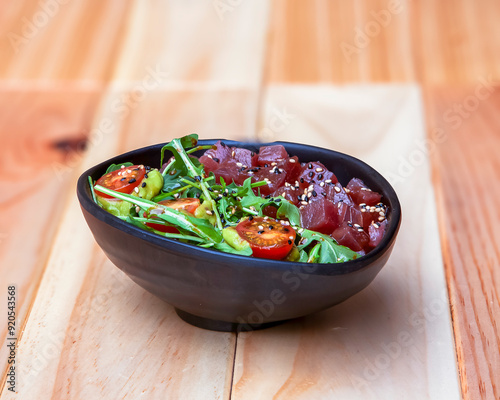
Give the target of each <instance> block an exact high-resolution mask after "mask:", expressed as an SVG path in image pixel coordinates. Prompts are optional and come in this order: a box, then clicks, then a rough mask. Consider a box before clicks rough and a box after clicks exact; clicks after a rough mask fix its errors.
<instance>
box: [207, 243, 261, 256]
mask: <svg viewBox="0 0 500 400" xmlns="http://www.w3.org/2000/svg"><path fill="white" fill-rule="evenodd" d="M213 247H214V249H217V250H220V251H223V252H225V253H231V254H239V255H240V256H251V255H252V249H251V248H250V247H246V248H244V249H243V250H236V249H235V248H233V247H231V246H230V245H228V244H227V243H225V242H221V243H215V245H214V246H213Z"/></svg>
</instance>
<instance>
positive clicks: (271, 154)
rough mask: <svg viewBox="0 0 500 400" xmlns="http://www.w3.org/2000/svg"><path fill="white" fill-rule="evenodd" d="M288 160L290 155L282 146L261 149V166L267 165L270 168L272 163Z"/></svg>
mask: <svg viewBox="0 0 500 400" xmlns="http://www.w3.org/2000/svg"><path fill="white" fill-rule="evenodd" d="M286 158H288V153H287V152H286V150H285V148H284V147H283V146H282V145H280V144H276V145H273V146H262V147H261V148H260V149H259V157H258V163H259V165H261V166H264V165H266V164H267V165H268V166H271V163H273V162H278V161H280V160H285V159H286Z"/></svg>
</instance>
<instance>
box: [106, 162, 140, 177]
mask: <svg viewBox="0 0 500 400" xmlns="http://www.w3.org/2000/svg"><path fill="white" fill-rule="evenodd" d="M122 165H124V166H125V167H131V166H132V165H134V164H132V163H131V162H126V163H121V164H111V165H110V166H109V167H108V169H107V170H106V172H105V174H107V173H108V172H113V171H116V170H117V169H120V168H121V167H122Z"/></svg>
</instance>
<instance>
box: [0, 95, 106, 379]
mask: <svg viewBox="0 0 500 400" xmlns="http://www.w3.org/2000/svg"><path fill="white" fill-rule="evenodd" d="M99 94H100V89H98V88H89V89H88V90H86V91H82V90H81V89H78V90H77V91H75V90H70V89H69V88H68V89H66V90H57V89H55V90H54V89H53V90H47V89H45V90H39V91H34V90H29V91H25V90H14V89H12V88H10V89H8V88H6V87H5V86H2V87H0V109H2V113H1V114H0V139H1V141H2V149H1V157H0V170H1V173H0V182H1V186H2V188H3V189H2V192H1V195H0V204H1V207H0V220H1V221H2V223H1V228H0V264H1V265H2V268H0V281H1V282H2V284H3V285H4V286H3V287H2V289H1V293H2V297H3V298H2V300H1V301H2V305H3V306H4V307H5V309H6V307H7V303H6V296H7V294H6V293H7V292H6V290H7V288H6V285H10V284H14V285H16V287H17V310H16V315H17V321H16V323H17V332H21V328H22V327H23V326H24V324H25V322H26V318H27V316H28V314H29V311H30V308H31V306H32V304H33V300H34V298H35V295H36V292H37V289H38V285H39V283H40V279H41V276H42V274H43V272H44V268H45V263H46V260H47V257H48V255H49V251H50V248H51V246H52V241H53V239H54V237H55V234H56V230H57V227H58V225H59V222H60V219H61V216H62V214H63V209H64V207H65V205H66V203H67V201H68V195H69V194H70V193H69V191H68V184H69V182H70V181H71V180H72V179H74V178H75V176H74V173H75V171H74V168H75V166H76V165H79V163H80V160H81V157H82V153H83V151H84V148H83V146H84V145H85V140H84V139H85V137H86V135H87V134H88V132H89V130H90V126H91V123H92V118H93V113H94V110H95V108H96V106H97V104H96V103H97V99H98V97H99ZM12 116H16V118H12ZM6 321H7V320H6V319H2V321H1V322H0V343H1V347H0V370H1V371H2V373H3V372H4V371H5V368H6V365H7V348H6V346H5V338H6V333H7V322H6Z"/></svg>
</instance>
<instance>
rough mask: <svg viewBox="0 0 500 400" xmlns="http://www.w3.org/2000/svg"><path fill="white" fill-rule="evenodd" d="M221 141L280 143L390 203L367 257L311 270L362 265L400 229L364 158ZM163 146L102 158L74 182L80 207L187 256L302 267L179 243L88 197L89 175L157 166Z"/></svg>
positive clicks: (395, 203)
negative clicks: (122, 166) (114, 167)
mask: <svg viewBox="0 0 500 400" xmlns="http://www.w3.org/2000/svg"><path fill="white" fill-rule="evenodd" d="M217 140H219V139H212V140H200V141H199V144H200V145H206V144H214V143H216V142H217ZM223 140H224V142H225V143H226V144H227V145H230V146H238V147H244V148H247V149H249V150H253V151H258V150H259V148H260V147H261V146H265V145H269V144H282V145H283V146H284V147H285V148H286V150H287V151H288V153H289V154H290V155H291V156H292V155H293V156H298V158H299V160H300V161H301V162H308V161H320V162H322V163H323V164H324V165H325V166H326V167H327V168H328V169H329V170H331V171H332V172H333V173H335V175H336V176H337V178H338V179H339V181H340V182H341V183H342V184H343V185H347V183H348V181H349V180H350V179H351V178H353V177H357V178H360V179H362V180H363V181H364V182H365V183H366V184H367V185H368V186H369V187H370V188H371V189H372V190H375V191H377V192H379V193H381V194H382V196H383V197H382V201H383V202H384V203H385V204H387V205H388V206H389V212H388V215H387V220H388V227H387V231H386V234H385V235H384V238H383V239H382V241H381V243H380V244H379V245H378V246H377V247H376V248H375V249H373V250H372V251H371V252H370V253H368V254H367V255H366V256H363V257H360V258H358V259H356V260H353V261H349V262H345V263H342V264H334V266H333V267H332V264H318V268H316V269H315V271H314V273H316V274H323V275H335V274H347V273H351V272H354V271H357V270H359V269H360V268H364V267H365V266H367V265H368V264H369V263H370V262H371V261H373V260H375V259H377V258H379V257H380V256H381V255H382V254H383V250H384V249H385V248H387V247H388V246H389V245H391V244H392V242H393V241H394V238H395V235H396V234H397V231H398V229H399V225H400V219H401V208H400V204H399V200H398V198H397V195H396V193H395V191H394V189H393V188H392V187H391V185H390V184H389V182H388V181H387V180H386V179H385V178H384V177H383V176H382V175H381V174H379V173H378V172H377V171H376V170H374V169H373V168H372V167H370V166H369V165H367V164H366V163H364V162H363V161H361V160H359V159H357V158H354V157H352V156H349V155H346V154H343V153H339V152H335V151H332V150H328V149H323V148H319V147H315V146H309V145H303V144H297V143H288V142H273V143H243V142H236V141H231V140H225V139H223ZM163 146H164V144H157V145H152V146H148V147H144V148H140V149H137V150H133V151H130V152H128V153H124V154H121V155H119V156H116V157H113V158H111V159H109V160H107V161H104V162H102V163H100V164H98V165H96V166H94V167H92V168H90V169H89V170H88V171H86V172H85V173H83V174H82V176H81V177H80V179H79V181H78V185H77V192H78V198H79V200H80V204H81V206H82V208H84V209H85V210H87V211H88V212H89V213H91V214H92V215H93V216H95V217H96V218H98V219H100V220H102V221H104V222H106V223H108V224H111V225H113V226H115V227H116V228H118V229H120V230H124V231H126V232H127V233H129V234H131V235H133V236H135V237H137V238H140V239H143V240H148V241H151V242H153V243H155V244H157V245H159V246H162V247H164V248H166V249H175V250H176V251H178V250H179V249H181V250H182V251H185V252H186V254H189V255H192V254H193V252H194V253H195V254H199V255H200V256H202V257H205V258H206V259H207V260H212V261H216V260H217V258H218V257H221V256H222V257H231V258H233V259H234V260H236V261H239V262H242V261H243V262H245V263H246V264H248V265H249V266H252V267H257V268H263V266H264V265H265V266H266V267H268V266H269V264H272V265H273V267H274V268H282V269H287V268H289V267H290V266H291V265H294V264H295V265H298V266H302V263H292V262H285V261H275V260H266V262H265V263H263V262H262V260H261V259H256V258H252V257H245V256H239V255H234V254H228V253H222V252H219V251H215V250H210V249H204V248H200V247H198V246H194V245H190V244H186V243H182V242H179V241H176V240H173V239H168V238H164V237H161V236H159V235H155V234H154V233H150V232H147V231H144V230H141V229H139V228H136V227H134V226H132V225H130V224H128V223H127V222H124V221H121V220H120V219H118V218H116V217H114V216H112V215H111V214H109V213H107V212H106V211H105V210H103V209H101V208H100V207H99V206H97V205H96V204H95V203H94V202H93V200H92V198H91V193H90V188H89V186H88V176H91V177H92V179H94V180H97V179H98V178H99V177H101V176H102V175H103V174H104V173H105V172H106V169H107V168H108V166H109V165H110V164H112V163H114V164H119V163H123V162H132V163H134V164H145V165H149V166H152V167H159V166H160V151H161V148H162V147H163ZM203 152H204V151H200V152H198V153H194V155H196V156H200V155H202V154H203ZM170 156H171V154H170V153H169V152H165V160H168V159H169V158H170Z"/></svg>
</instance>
